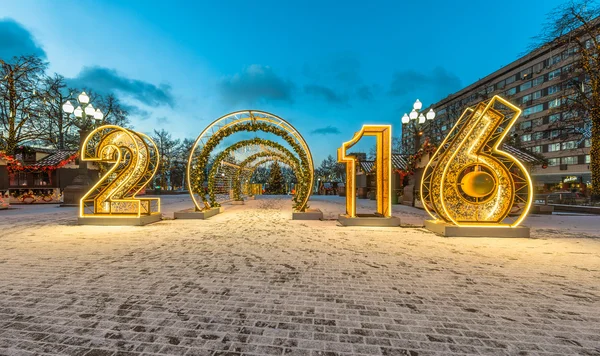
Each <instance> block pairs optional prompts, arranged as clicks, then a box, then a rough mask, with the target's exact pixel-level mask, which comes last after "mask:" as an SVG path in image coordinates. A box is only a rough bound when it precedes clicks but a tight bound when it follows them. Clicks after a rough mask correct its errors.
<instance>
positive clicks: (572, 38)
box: [534, 0, 600, 200]
mask: <svg viewBox="0 0 600 356" xmlns="http://www.w3.org/2000/svg"><path fill="white" fill-rule="evenodd" d="M599 16H600V7H599V6H598V5H597V3H596V2H595V1H593V0H574V1H570V2H568V3H567V4H565V5H562V6H559V7H558V8H556V9H555V10H554V11H553V12H551V13H550V14H549V17H548V22H547V24H546V25H545V26H544V28H543V30H542V32H541V34H540V35H539V36H538V37H537V38H536V39H535V40H536V41H535V44H534V46H535V47H536V48H547V47H549V46H551V47H562V48H564V50H565V52H564V53H565V54H566V55H567V56H569V57H570V58H571V63H572V64H571V68H570V70H571V71H572V72H573V73H571V75H570V76H569V78H568V80H566V81H565V82H564V83H563V85H565V86H566V88H565V90H564V96H563V97H562V98H558V100H559V102H558V104H557V105H560V107H561V110H566V112H567V113H568V114H569V116H568V117H567V118H563V120H561V122H560V123H557V124H556V125H558V126H559V127H557V128H556V129H555V130H559V131H558V132H557V134H558V135H562V137H563V138H569V137H581V136H582V135H586V134H587V135H588V136H589V139H590V140H591V149H590V163H591V164H590V170H591V173H592V187H591V193H592V199H594V200H598V199H600V18H599Z"/></svg>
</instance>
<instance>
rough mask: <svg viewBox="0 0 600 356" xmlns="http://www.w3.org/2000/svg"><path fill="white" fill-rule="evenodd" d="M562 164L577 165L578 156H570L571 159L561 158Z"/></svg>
mask: <svg viewBox="0 0 600 356" xmlns="http://www.w3.org/2000/svg"><path fill="white" fill-rule="evenodd" d="M561 163H562V164H577V163H579V162H578V159H577V156H570V157H563V158H561Z"/></svg>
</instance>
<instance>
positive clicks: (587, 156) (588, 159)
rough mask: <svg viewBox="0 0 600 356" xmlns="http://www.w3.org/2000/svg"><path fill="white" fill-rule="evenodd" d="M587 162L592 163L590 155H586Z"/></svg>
mask: <svg viewBox="0 0 600 356" xmlns="http://www.w3.org/2000/svg"><path fill="white" fill-rule="evenodd" d="M585 163H588V164H589V163H590V155H585Z"/></svg>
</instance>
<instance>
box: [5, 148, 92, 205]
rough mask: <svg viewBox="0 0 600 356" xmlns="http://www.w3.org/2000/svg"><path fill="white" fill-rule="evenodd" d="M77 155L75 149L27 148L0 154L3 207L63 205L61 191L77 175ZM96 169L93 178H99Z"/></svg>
mask: <svg viewBox="0 0 600 356" xmlns="http://www.w3.org/2000/svg"><path fill="white" fill-rule="evenodd" d="M77 156H78V154H77V151H74V150H51V149H43V148H31V147H24V146H22V147H19V148H18V149H17V151H16V153H15V154H14V155H8V154H6V153H3V152H0V194H2V197H3V199H2V201H4V203H2V201H0V204H7V203H11V204H44V203H61V202H62V190H63V189H64V187H65V186H67V185H68V184H69V183H71V181H72V180H73V178H74V177H75V176H76V175H77V172H78V170H77V168H78V166H77V164H76V163H77V162H76V159H77ZM90 168H92V167H90ZM95 168H96V170H93V171H91V175H94V176H95V177H96V178H97V175H98V171H97V167H95ZM92 169H93V168H92Z"/></svg>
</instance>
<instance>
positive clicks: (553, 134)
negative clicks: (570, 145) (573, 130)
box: [550, 130, 560, 138]
mask: <svg viewBox="0 0 600 356" xmlns="http://www.w3.org/2000/svg"><path fill="white" fill-rule="evenodd" d="M559 135H560V130H552V131H550V137H551V138H555V137H558V136H559Z"/></svg>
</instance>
